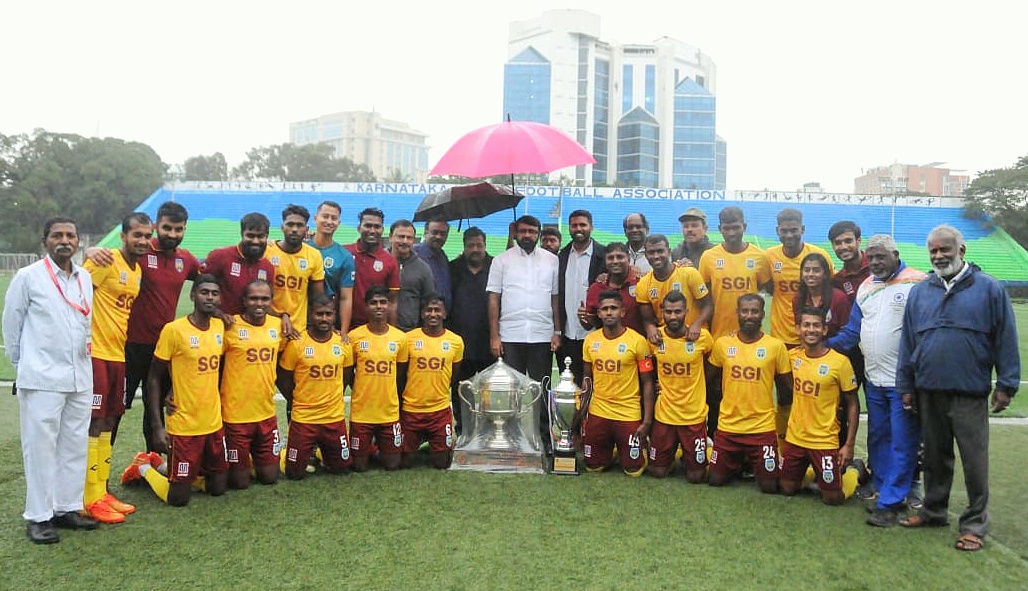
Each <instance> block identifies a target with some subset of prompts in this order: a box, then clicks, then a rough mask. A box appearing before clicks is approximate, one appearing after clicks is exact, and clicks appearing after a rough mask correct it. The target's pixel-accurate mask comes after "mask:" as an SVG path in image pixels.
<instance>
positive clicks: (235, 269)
mask: <svg viewBox="0 0 1028 591" xmlns="http://www.w3.org/2000/svg"><path fill="white" fill-rule="evenodd" d="M242 272H243V266H242V265H240V264H239V263H232V268H230V269H229V270H228V274H229V275H231V276H233V277H239V275H240V273H242Z"/></svg>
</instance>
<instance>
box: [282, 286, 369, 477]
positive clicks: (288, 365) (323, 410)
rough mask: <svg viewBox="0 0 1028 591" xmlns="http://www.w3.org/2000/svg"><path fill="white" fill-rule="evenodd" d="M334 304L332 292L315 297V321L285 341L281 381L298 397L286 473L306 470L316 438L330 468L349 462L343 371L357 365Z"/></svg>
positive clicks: (292, 474)
mask: <svg viewBox="0 0 1028 591" xmlns="http://www.w3.org/2000/svg"><path fill="white" fill-rule="evenodd" d="M335 320H336V313H335V305H334V304H333V303H332V300H331V299H329V297H328V296H326V295H323V294H319V295H316V296H314V297H313V298H311V323H310V327H309V328H308V329H307V330H306V331H304V332H303V333H301V334H300V338H298V339H296V340H292V341H289V342H288V343H286V346H285V348H284V349H283V350H282V359H281V360H280V361H279V365H281V366H282V370H283V371H282V372H280V373H279V381H278V386H279V389H280V390H282V395H283V396H285V397H286V399H287V400H292V402H293V413H292V419H291V420H290V421H289V439H288V441H287V442H286V443H287V447H286V469H285V471H286V478H289V479H290V480H299V479H301V478H303V477H304V476H306V475H307V461H308V460H309V459H310V457H311V450H313V449H314V445H315V444H317V445H318V448H319V449H320V450H321V462H322V465H324V467H325V470H327V471H329V472H332V473H334V474H341V473H344V472H346V469H347V468H349V467H350V464H351V457H350V446H349V444H348V442H347V433H346V415H345V407H344V403H343V391H344V390H345V388H346V383H344V381H343V376H344V375H345V374H346V373H347V369H348V368H349V367H350V366H351V365H352V363H353V361H352V359H353V358H352V357H351V355H350V348H349V346H348V345H346V344H345V343H343V338H342V337H341V336H339V334H337V333H336V332H334V331H333V328H334V327H335Z"/></svg>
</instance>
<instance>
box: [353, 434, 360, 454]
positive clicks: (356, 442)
mask: <svg viewBox="0 0 1028 591" xmlns="http://www.w3.org/2000/svg"><path fill="white" fill-rule="evenodd" d="M350 449H353V450H356V451H360V449H361V440H360V439H359V438H357V437H351V438H350Z"/></svg>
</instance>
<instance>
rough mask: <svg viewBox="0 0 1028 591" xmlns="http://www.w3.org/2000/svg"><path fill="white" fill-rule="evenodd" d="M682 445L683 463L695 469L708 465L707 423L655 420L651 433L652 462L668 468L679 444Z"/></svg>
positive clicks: (686, 466)
mask: <svg viewBox="0 0 1028 591" xmlns="http://www.w3.org/2000/svg"><path fill="white" fill-rule="evenodd" d="M679 445H681V446H682V465H683V466H685V469H686V470H691V471H695V470H697V469H702V468H703V467H705V466H706V465H707V424H706V423H698V424H696V425H665V424H664V423H661V422H660V421H654V422H653V431H652V432H651V433H650V463H651V464H653V465H654V466H655V467H657V468H667V467H668V466H670V465H671V462H673V461H674V459H675V452H677V451H678V446H679Z"/></svg>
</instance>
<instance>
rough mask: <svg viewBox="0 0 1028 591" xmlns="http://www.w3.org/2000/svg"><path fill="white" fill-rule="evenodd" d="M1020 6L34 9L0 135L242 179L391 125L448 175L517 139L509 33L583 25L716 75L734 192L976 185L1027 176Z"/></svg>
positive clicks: (1026, 45) (27, 11)
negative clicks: (399, 126) (488, 133)
mask: <svg viewBox="0 0 1028 591" xmlns="http://www.w3.org/2000/svg"><path fill="white" fill-rule="evenodd" d="M672 6H673V8H672ZM1024 6H1025V5H1023V4H1021V3H1019V2H1002V3H1001V2H999V1H998V0H977V1H975V2H963V3H959V4H957V3H949V2H938V1H936V2H928V1H922V0H916V1H915V0H903V1H880V0H868V1H864V2H859V3H839V2H824V1H816V2H814V1H810V2H808V1H796V2H774V1H768V0H763V1H758V0H754V1H749V0H746V1H741V0H740V1H733V2H717V1H714V0H705V1H704V2H692V1H683V0H677V1H674V2H672V1H663V0H661V1H655V2H630V1H627V0H621V1H615V2H610V1H604V0H593V1H591V2H576V1H570V0H565V1H564V2H563V3H560V2H553V1H552V0H550V1H541V0H519V1H517V2H488V1H472V2H458V1H445V0H437V1H435V2H397V1H389V0H373V1H360V0H357V1H352V2H351V1H346V2H341V1H336V2H303V1H299V0H298V1H295V2H288V3H287V2H273V3H267V4H264V3H259V2H230V1H213V0H206V1H192V0H186V1H177V2H138V1H134V2H120V1H119V2H78V1H76V2H54V1H45V0H41V1H40V0H37V1H31V2H29V1H26V2H17V3H10V4H9V5H7V6H5V8H4V10H3V21H2V23H0V56H2V60H3V64H4V71H3V74H2V75H3V78H2V79H3V85H2V88H0V133H4V134H13V133H21V132H29V131H31V130H32V129H33V128H36V127H42V128H45V129H47V130H51V131H60V132H71V133H78V134H82V135H97V134H99V135H101V136H114V137H120V138H124V139H130V140H137V141H141V142H144V143H147V144H149V145H150V146H152V147H153V148H154V149H155V150H156V151H157V152H158V153H159V154H160V155H161V157H162V158H163V159H164V161H165V162H168V163H181V162H182V161H184V160H185V159H186V158H188V157H190V156H193V155H197V154H211V153H214V152H216V151H220V152H223V153H224V154H225V155H226V157H227V158H228V160H229V163H230V165H233V164H237V163H238V162H239V161H240V160H242V158H243V155H244V152H245V151H246V150H247V149H248V148H250V147H254V146H260V145H269V144H276V143H282V142H286V141H288V140H289V122H290V121H297V120H301V119H307V118H313V117H317V116H318V115H322V114H326V113H332V112H336V111H347V110H372V109H375V110H377V111H379V112H380V113H382V115H383V116H384V117H387V118H389V119H396V120H400V121H405V122H407V123H409V124H411V125H412V126H413V127H414V128H416V129H420V130H421V131H424V132H426V133H428V134H430V137H429V140H428V141H429V143H430V145H431V146H432V151H431V153H430V155H429V161H430V165H431V164H435V162H436V161H437V160H438V159H439V158H440V157H441V156H442V154H443V152H444V151H445V150H446V148H448V147H449V146H450V144H451V143H452V142H453V141H454V140H456V139H457V137H459V136H460V135H461V134H462V133H464V132H466V131H469V130H471V129H474V128H476V127H480V126H482V125H487V124H490V123H495V122H498V121H499V120H500V118H501V115H502V113H501V112H502V102H503V63H504V61H505V60H506V59H507V25H508V23H509V22H510V21H513V20H525V19H530V18H533V17H535V16H537V15H539V14H540V13H541V12H543V11H544V10H548V9H555V8H580V9H585V10H589V11H591V12H594V13H597V14H599V15H600V16H601V18H602V21H601V37H602V38H603V39H605V40H617V41H620V42H626V43H649V42H652V41H653V40H654V39H657V38H659V37H662V36H669V37H674V38H676V39H679V40H681V41H683V42H686V43H689V44H691V45H694V46H696V47H699V48H700V50H701V51H703V52H704V53H706V54H708V55H709V56H711V58H712V59H713V60H714V62H715V63H716V64H717V77H718V78H717V91H718V92H717V99H718V113H717V128H718V129H717V131H718V134H720V135H721V136H722V137H724V138H725V139H726V140H727V141H728V187H729V189H763V188H765V187H767V188H772V189H780V190H793V189H796V188H797V187H799V186H800V185H802V184H803V183H804V182H808V181H820V182H821V183H822V185H823V186H824V187H825V188H826V189H827V190H831V191H842V192H851V191H852V190H853V178H854V177H856V176H858V175H859V174H861V169H862V168H869V167H872V166H876V165H883V164H891V163H893V162H895V161H899V162H903V163H910V164H923V163H928V162H935V161H943V162H947V163H948V166H950V167H951V168H953V169H965V170H967V171H968V172H969V173H970V174H972V175H973V174H974V173H976V172H978V171H981V170H986V169H990V168H997V167H1004V166H1010V165H1011V164H1013V163H1014V162H1015V161H1016V160H1017V158H1018V157H1020V156H1023V155H1026V154H1028V109H1026V108H1025V104H1028V92H1026V90H1028V82H1026V73H1025V72H1026V70H1025V67H1026V66H1025V64H1026V63H1028V59H1026V58H1028V35H1026V34H1025V33H1024V24H1025V22H1026V17H1028V8H1025V7H1024ZM647 7H652V8H647ZM661 7H664V8H661Z"/></svg>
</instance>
